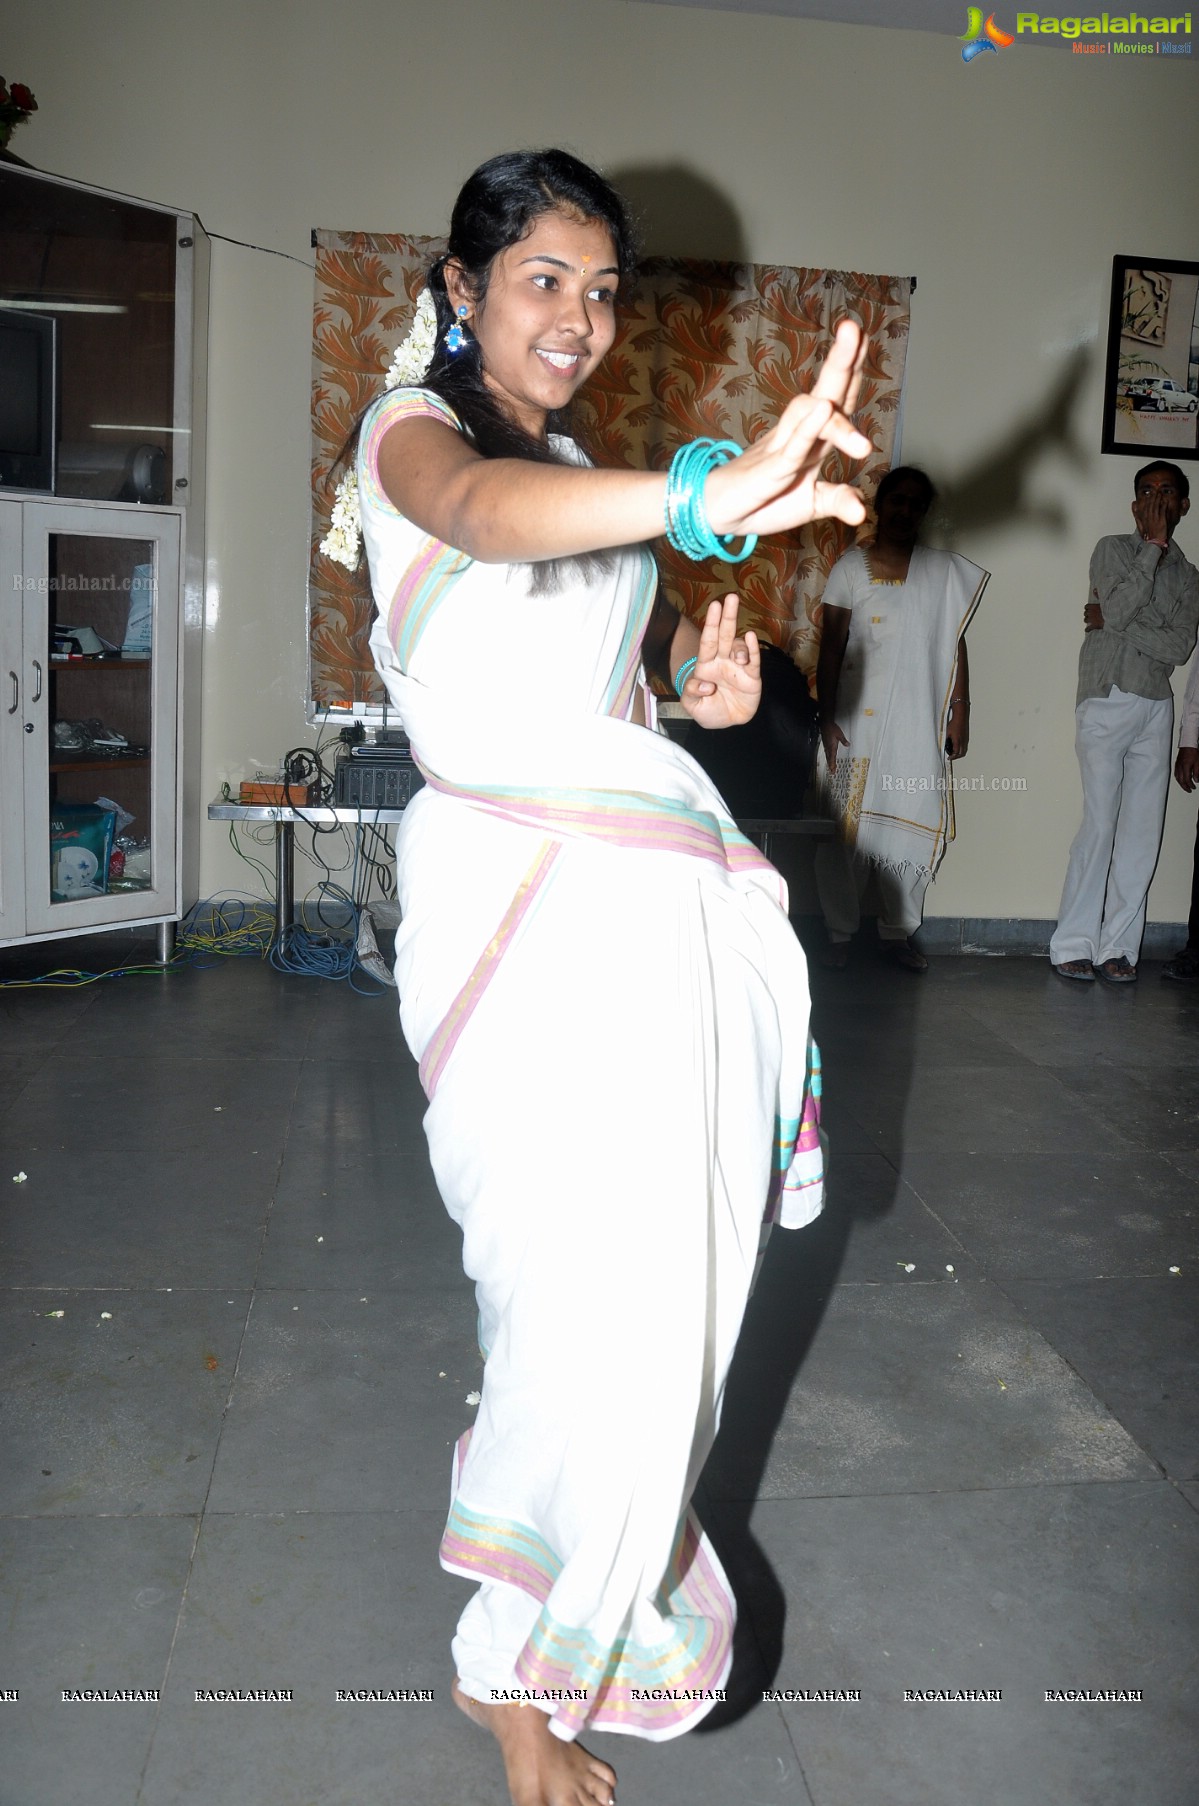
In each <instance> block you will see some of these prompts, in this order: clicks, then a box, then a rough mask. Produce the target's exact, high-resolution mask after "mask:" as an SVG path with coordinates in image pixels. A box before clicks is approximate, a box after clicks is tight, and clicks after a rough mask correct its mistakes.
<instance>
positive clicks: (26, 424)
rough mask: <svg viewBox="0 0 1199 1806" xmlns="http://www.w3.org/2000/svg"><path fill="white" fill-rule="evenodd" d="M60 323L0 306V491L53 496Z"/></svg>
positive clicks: (2, 304) (46, 317)
mask: <svg viewBox="0 0 1199 1806" xmlns="http://www.w3.org/2000/svg"><path fill="white" fill-rule="evenodd" d="M57 441H58V322H57V321H56V320H55V319H54V316H53V315H52V314H39V313H30V312H28V311H26V310H25V309H24V308H15V307H6V306H5V305H4V303H3V302H0V491H2V490H5V489H32V490H37V491H41V492H44V493H46V494H49V495H53V493H54V475H55V463H54V460H55V447H56V445H57Z"/></svg>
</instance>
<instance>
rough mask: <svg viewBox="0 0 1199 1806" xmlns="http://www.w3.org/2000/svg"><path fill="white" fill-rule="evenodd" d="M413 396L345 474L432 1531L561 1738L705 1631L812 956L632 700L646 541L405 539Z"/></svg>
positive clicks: (718, 1585)
mask: <svg viewBox="0 0 1199 1806" xmlns="http://www.w3.org/2000/svg"><path fill="white" fill-rule="evenodd" d="M412 412H423V413H430V412H432V413H436V414H438V415H439V416H440V417H443V418H448V419H449V420H451V421H453V418H454V417H453V416H452V415H451V414H450V413H449V411H448V410H447V409H446V408H445V406H444V404H443V403H442V402H440V401H439V400H437V399H436V398H435V397H432V396H430V395H428V394H426V393H424V392H421V391H402V390H401V391H392V392H391V394H389V395H388V396H386V397H385V398H384V399H383V401H382V402H380V403H379V404H378V405H377V407H376V408H375V409H374V410H373V411H372V413H371V414H370V415H368V417H367V421H366V423H365V426H364V429H363V434H362V440H361V448H360V453H359V492H360V499H361V507H362V515H363V531H364V537H365V541H366V545H367V550H368V554H369V557H370V564H371V573H372V581H373V585H374V592H375V597H376V602H377V606H378V620H377V622H376V625H375V630H374V633H373V635H372V641H371V644H372V648H373V651H374V655H375V659H376V662H377V664H378V667H379V670H380V672H381V674H382V676H383V678H384V681H385V683H386V686H387V690H388V694H389V696H390V698H391V701H392V703H393V704H394V706H395V707H396V709H397V710H398V712H399V714H400V716H401V718H402V720H403V722H404V725H405V727H406V729H407V731H408V733H409V736H410V738H411V741H412V745H413V749H414V752H415V753H416V755H417V756H418V758H419V760H420V763H421V766H422V769H423V770H424V771H425V774H426V777H427V780H428V782H427V786H426V788H425V789H423V790H422V791H420V792H419V794H418V795H417V797H416V798H415V800H414V801H413V803H412V804H411V805H410V806H409V808H408V809H407V810H406V812H405V819H404V823H403V826H402V829H401V831H400V835H399V839H398V844H397V863H398V878H399V893H400V902H401V907H402V915H403V919H402V926H401V928H400V931H399V933H398V935H397V941H396V977H397V982H398V984H399V990H400V997H401V1018H402V1022H403V1026H404V1032H405V1035H406V1038H407V1040H408V1043H409V1046H410V1047H411V1048H412V1051H413V1053H414V1055H415V1056H416V1057H417V1059H418V1060H419V1061H420V1069H421V1076H422V1079H423V1082H424V1085H425V1090H426V1093H427V1095H428V1097H429V1109H428V1113H427V1115H426V1118H425V1127H426V1131H427V1135H428V1140H429V1149H430V1155H431V1159H432V1164H433V1168H434V1172H435V1175H436V1178H437V1182H438V1186H439V1188H440V1191H441V1194H442V1197H443V1199H444V1200H445V1203H446V1207H447V1209H448V1210H449V1211H450V1213H451V1215H452V1216H453V1217H454V1218H455V1220H456V1221H457V1222H458V1223H459V1224H460V1225H461V1228H462V1232H463V1254H464V1264H465V1267H466V1271H467V1273H468V1274H469V1276H470V1277H471V1279H473V1281H474V1282H475V1286H476V1292H477V1296H478V1304H479V1339H480V1345H481V1347H482V1349H483V1351H484V1354H485V1357H486V1367H485V1377H484V1383H483V1390H482V1403H481V1404H480V1406H479V1409H478V1417H477V1422H476V1424H475V1426H474V1429H473V1431H472V1432H469V1433H468V1435H467V1436H465V1437H463V1439H462V1442H461V1444H460V1445H459V1450H458V1456H457V1460H456V1462H455V1471H454V1480H453V1492H452V1503H451V1510H450V1515H449V1521H448V1523H447V1526H446V1531H445V1535H444V1537H443V1540H442V1546H441V1560H442V1564H443V1566H445V1567H446V1568H448V1569H449V1570H450V1571H452V1572H454V1573H458V1574H462V1575H466V1576H468V1577H470V1578H472V1579H476V1580H478V1581H479V1582H480V1587H479V1591H478V1592H477V1593H476V1594H475V1595H474V1597H473V1598H472V1600H471V1602H470V1604H469V1605H468V1606H467V1608H466V1611H465V1612H464V1614H463V1616H462V1619H461V1621H460V1623H459V1626H458V1632H457V1636H456V1638H455V1640H454V1658H455V1662H456V1665H457V1671H458V1675H459V1680H460V1684H461V1685H462V1687H463V1690H464V1691H465V1692H466V1693H467V1694H468V1695H470V1696H472V1697H474V1698H476V1699H480V1700H482V1701H484V1702H488V1703H490V1702H491V1701H492V1700H494V1699H495V1698H496V1697H497V1696H498V1697H501V1698H507V1699H523V1700H528V1701H532V1702H533V1703H535V1704H537V1705H538V1706H539V1707H540V1708H541V1709H542V1710H544V1711H545V1712H546V1713H547V1714H548V1715H549V1718H550V1725H551V1729H552V1730H553V1731H554V1732H555V1733H556V1734H557V1735H558V1736H560V1737H563V1738H567V1739H569V1738H573V1737H574V1736H576V1735H577V1734H578V1733H579V1732H580V1731H581V1730H582V1729H583V1728H584V1727H585V1726H591V1727H594V1728H597V1729H601V1730H609V1731H624V1732H632V1733H635V1734H637V1735H640V1736H643V1737H649V1738H653V1739H661V1738H667V1737H671V1736H675V1735H677V1734H678V1733H679V1732H681V1731H684V1730H686V1729H687V1728H688V1727H689V1726H690V1725H692V1724H693V1723H694V1722H695V1721H696V1720H698V1719H699V1718H700V1717H702V1716H703V1714H704V1713H705V1712H706V1711H707V1710H708V1709H709V1708H710V1707H711V1705H712V1703H713V1702H714V1699H715V1698H716V1697H717V1696H718V1691H719V1689H720V1688H721V1687H722V1686H723V1683H724V1681H725V1678H726V1676H727V1673H728V1668H729V1664H730V1661H731V1644H732V1625H733V1607H732V1599H731V1596H730V1593H729V1589H728V1585H727V1582H726V1580H725V1577H724V1574H723V1572H722V1571H721V1568H720V1564H719V1562H718V1560H717V1558H716V1556H715V1553H714V1551H713V1550H712V1548H711V1546H710V1545H709V1543H708V1542H707V1539H706V1538H705V1537H704V1535H703V1533H702V1532H701V1531H700V1529H699V1526H698V1524H697V1522H696V1520H695V1518H694V1515H693V1513H692V1512H691V1510H690V1507H689V1500H690V1497H691V1493H692V1490H693V1488H694V1485H695V1482H696V1479H697V1478H698V1475H699V1472H700V1469H701V1468H702V1466H703V1463H704V1460H705V1458H706V1456H707V1454H708V1451H709V1449H710V1447H711V1444H712V1440H713V1437H714V1435H715V1431H716V1426H717V1422H718V1418H719V1412H720V1403H721V1397H722V1392H723V1388H724V1382H725V1376H726V1373H727V1370H728V1366H729V1362H730V1359H731V1357H732V1352H733V1347H734V1344H735V1342H736V1338H737V1333H738V1329H739V1327H740V1323H741V1318H742V1314H743V1311H744V1308H745V1304H746V1300H747V1297H748V1293H749V1289H750V1286H751V1283H752V1278H753V1274H754V1270H755V1262H756V1259H757V1255H758V1251H759V1245H760V1237H761V1231H762V1226H763V1221H764V1217H768V1216H774V1217H777V1218H778V1219H779V1220H781V1221H782V1222H783V1223H785V1224H788V1225H791V1226H798V1225H799V1224H801V1223H804V1222H807V1221H809V1220H810V1219H811V1218H812V1217H813V1216H814V1215H815V1214H816V1213H817V1211H818V1210H819V1208H820V1199H821V1181H820V1173H821V1161H820V1149H819V1141H818V1136H817V1133H816V1128H815V1122H814V1107H813V1106H814V1098H815V1096H816V1095H817V1094H818V1085H819V1081H818V1075H815V1076H813V1077H812V1078H811V1079H808V1080H807V1085H806V1089H805V1081H806V1079H807V1073H808V1064H809V1062H808V1035H807V1028H808V992H807V975H806V968H805V964H804V959H803V955H802V952H801V950H800V948H799V945H798V942H797V941H796V940H795V937H794V935H793V933H792V931H791V928H790V925H789V923H788V920H787V917H786V913H785V901H784V896H783V890H782V883H781V880H780V879H779V878H778V875H777V873H775V872H774V870H773V868H771V867H770V866H769V865H768V864H767V862H766V861H765V860H764V859H763V858H762V856H761V855H760V854H759V853H758V852H757V851H756V849H755V848H753V847H752V846H750V845H749V843H748V842H746V841H745V840H744V839H743V837H742V836H740V835H739V834H738V832H737V830H736V829H735V828H734V826H733V824H732V822H731V821H729V819H728V817H727V813H726V811H725V809H724V806H723V804H722V802H721V800H720V798H719V796H718V795H717V793H716V791H715V790H714V789H713V788H712V787H711V785H710V784H709V782H708V780H707V779H706V777H705V776H704V774H703V773H702V772H701V771H700V769H699V767H698V766H696V765H695V764H694V763H693V762H692V761H691V760H690V759H689V758H688V757H687V756H686V754H684V753H683V752H681V751H680V750H679V749H678V748H676V747H675V746H674V745H673V744H672V743H671V742H669V741H668V740H666V739H665V738H664V737H661V736H659V735H656V734H654V733H651V732H648V731H647V730H646V729H645V728H642V727H640V726H637V725H635V724H634V723H633V722H632V721H631V720H630V719H629V716H630V713H631V709H632V703H633V697H634V691H635V687H636V684H637V681H638V672H639V660H640V650H639V649H640V642H641V636H642V634H643V632H644V629H645V624H646V622H647V620H648V618H649V613H650V610H651V608H652V605H653V599H654V594H655V590H656V573H655V570H654V566H653V561H652V559H650V558H649V556H648V554H646V553H644V552H642V551H639V550H633V551H628V552H622V553H620V554H617V555H614V556H613V558H612V559H611V560H610V561H609V563H608V565H607V567H606V568H604V569H602V570H599V571H596V572H593V573H591V574H590V575H583V574H580V573H578V572H576V571H570V572H568V573H567V575H566V577H565V578H564V580H563V582H562V584H561V586H560V587H559V588H558V589H557V590H556V591H555V592H554V593H552V594H548V595H543V596H536V595H530V594H529V591H528V576H529V573H528V570H527V568H521V567H512V568H509V567H506V566H503V567H500V566H483V565H478V564H474V563H472V561H471V560H469V559H468V558H466V557H465V556H464V555H463V554H462V553H459V552H457V551H455V550H453V549H452V548H450V547H447V546H444V545H441V544H439V543H438V542H436V541H432V540H430V539H429V538H428V537H427V536H425V535H423V534H421V533H420V532H419V530H418V529H416V528H415V527H413V526H412V525H411V524H410V523H409V522H407V521H405V520H404V519H403V518H402V517H401V516H400V515H398V514H397V513H396V512H395V510H394V509H393V508H392V507H391V506H390V504H389V503H388V502H387V501H386V498H385V497H384V496H383V495H382V493H381V492H380V490H379V487H378V482H377V474H376V468H375V460H376V457H377V450H378V444H379V441H380V440H381V438H382V436H383V434H384V433H385V432H386V430H387V428H388V427H389V426H390V425H391V424H392V423H393V422H394V420H396V419H397V418H402V417H403V416H404V415H405V414H409V413H412ZM559 444H560V449H561V450H562V452H563V455H565V456H568V457H576V458H578V457H579V454H578V453H577V452H576V451H575V449H574V448H573V446H571V445H570V443H569V442H568V441H561V442H559ZM580 461H581V460H580ZM805 1099H806V1102H805Z"/></svg>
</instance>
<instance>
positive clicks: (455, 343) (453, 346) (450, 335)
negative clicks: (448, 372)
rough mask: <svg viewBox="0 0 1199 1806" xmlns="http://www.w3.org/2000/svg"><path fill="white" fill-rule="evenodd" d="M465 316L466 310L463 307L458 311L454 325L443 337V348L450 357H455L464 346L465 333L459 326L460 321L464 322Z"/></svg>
mask: <svg viewBox="0 0 1199 1806" xmlns="http://www.w3.org/2000/svg"><path fill="white" fill-rule="evenodd" d="M466 315H467V309H466V308H465V307H460V308H459V309H458V319H457V320H455V321H454V324H453V325H452V326H451V327H450V330H449V331H448V332H447V333H446V335H445V348H446V350H447V351H448V352H449V354H450V356H451V357H457V355H458V353H459V352H460V351H461V349H462V347H463V346H464V345H465V344H466V332H465V330H464V328H463V327H462V326H461V325H460V324H459V322H460V321H462V320H465V318H466Z"/></svg>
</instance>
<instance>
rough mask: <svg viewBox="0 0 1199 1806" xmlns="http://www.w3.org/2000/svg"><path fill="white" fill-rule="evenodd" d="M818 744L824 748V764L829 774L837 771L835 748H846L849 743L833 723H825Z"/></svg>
mask: <svg viewBox="0 0 1199 1806" xmlns="http://www.w3.org/2000/svg"><path fill="white" fill-rule="evenodd" d="M820 744H821V745H822V746H823V748H824V762H825V764H826V765H827V766H828V768H829V772H830V774H831V773H833V772H835V771H836V769H837V748H838V747H839V746H848V745H849V741H848V740H847V739H846V738H845V735H844V734H843V733H842V732H841V729H840V728H839V727H838V726H837V723H836V722H835V721H826V722H825V723H824V724H823V726H822V727H821V729H820Z"/></svg>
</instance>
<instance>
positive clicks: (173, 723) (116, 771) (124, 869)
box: [0, 162, 207, 955]
mask: <svg viewBox="0 0 1199 1806" xmlns="http://www.w3.org/2000/svg"><path fill="white" fill-rule="evenodd" d="M206 295H207V239H206V238H205V236H204V233H203V229H202V227H200V226H199V224H198V222H197V221H196V220H195V218H194V216H192V215H190V214H179V213H177V212H175V211H174V210H173V209H168V208H161V207H155V206H153V205H151V204H149V203H146V202H141V201H132V200H129V199H127V198H126V197H123V196H118V195H110V194H105V193H102V192H100V191H98V190H95V189H89V188H84V187H82V186H80V185H79V184H77V183H70V182H65V181H61V180H59V179H58V178H56V177H50V176H43V175H41V174H40V173H39V172H37V171H33V170H26V169H24V168H22V167H20V166H14V165H11V164H8V163H3V162H0V584H2V586H3V588H2V594H0V685H2V686H3V690H2V700H0V786H2V797H3V807H2V810H0V946H3V945H10V944H12V943H14V942H17V941H26V940H38V939H48V938H52V937H58V936H63V935H71V934H81V933H85V932H95V931H96V930H98V929H103V928H108V927H117V926H133V925H137V924H146V923H155V924H157V925H158V927H159V931H160V953H162V954H163V955H165V954H166V953H167V952H168V951H169V947H170V944H171V940H172V936H173V923H174V922H175V921H177V920H178V918H179V917H180V916H181V915H182V914H183V913H184V912H185V911H186V910H187V909H188V908H189V907H190V905H191V904H192V902H194V901H195V897H196V889H197V880H198V870H197V868H198V852H199V827H200V822H201V820H202V809H201V807H200V786H199V772H198V768H197V755H198V750H199V734H198V719H197V717H198V702H199V657H200V650H201V643H202V636H203V587H202V583H203V529H202V503H203V493H202V492H203V481H202V478H203V443H202V432H201V430H200V429H201V428H202V423H203V381H204V357H203V346H204V342H205V339H206V322H207V310H206Z"/></svg>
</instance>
